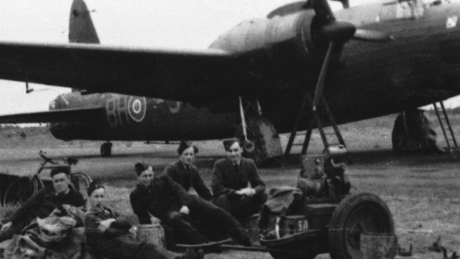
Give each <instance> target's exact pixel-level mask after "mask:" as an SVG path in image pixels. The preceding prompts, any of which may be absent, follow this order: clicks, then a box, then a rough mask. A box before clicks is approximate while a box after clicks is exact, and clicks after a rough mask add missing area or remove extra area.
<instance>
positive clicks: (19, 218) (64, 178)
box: [0, 167, 85, 242]
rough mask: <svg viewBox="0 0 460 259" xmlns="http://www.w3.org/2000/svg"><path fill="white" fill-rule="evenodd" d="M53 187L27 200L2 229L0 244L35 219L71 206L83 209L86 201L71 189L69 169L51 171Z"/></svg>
mask: <svg viewBox="0 0 460 259" xmlns="http://www.w3.org/2000/svg"><path fill="white" fill-rule="evenodd" d="M50 175H51V179H52V181H53V186H50V187H45V188H43V189H42V190H40V191H39V192H38V193H36V194H35V195H34V196H32V197H31V198H30V199H29V200H27V201H26V202H25V203H24V205H23V206H22V207H21V208H19V209H18V210H17V211H16V212H15V213H14V214H13V216H12V217H11V218H10V219H9V221H8V222H7V223H5V224H4V225H3V226H2V228H1V234H0V242H2V241H4V240H8V239H11V238H12V237H13V236H14V235H15V234H19V233H20V232H21V230H22V229H23V228H24V227H25V226H27V225H28V224H29V223H30V222H31V221H32V220H33V219H35V218H37V217H39V218H45V217H48V215H49V214H50V213H51V212H53V210H54V209H55V208H58V207H63V208H65V209H67V208H68V207H69V206H75V207H81V206H84V205H85V201H84V199H83V196H82V195H81V193H79V192H77V191H75V190H74V189H73V188H70V170H69V168H68V167H56V168H53V170H51V173H50Z"/></svg>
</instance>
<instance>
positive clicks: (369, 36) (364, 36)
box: [352, 29, 393, 42]
mask: <svg viewBox="0 0 460 259" xmlns="http://www.w3.org/2000/svg"><path fill="white" fill-rule="evenodd" d="M352 39H355V40H361V41H369V42H389V41H392V40H393V36H392V35H390V34H388V33H384V32H379V31H372V30H364V29H357V30H356V32H355V35H353V37H352Z"/></svg>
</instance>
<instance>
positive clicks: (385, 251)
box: [360, 233, 398, 259]
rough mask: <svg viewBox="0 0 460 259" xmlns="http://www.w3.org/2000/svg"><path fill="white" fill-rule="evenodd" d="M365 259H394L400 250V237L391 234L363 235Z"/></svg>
mask: <svg viewBox="0 0 460 259" xmlns="http://www.w3.org/2000/svg"><path fill="white" fill-rule="evenodd" d="M360 241H361V242H360V243H361V252H362V253H363V259H393V258H395V256H396V253H397V248H398V237H397V236H396V235H395V234H389V233H365V234H361V240H360Z"/></svg>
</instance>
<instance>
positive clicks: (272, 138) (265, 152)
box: [237, 96, 283, 165]
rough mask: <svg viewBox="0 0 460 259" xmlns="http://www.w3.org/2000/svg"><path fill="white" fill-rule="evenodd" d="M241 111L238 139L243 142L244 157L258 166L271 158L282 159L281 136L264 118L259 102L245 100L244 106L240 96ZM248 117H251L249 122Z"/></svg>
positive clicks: (256, 100)
mask: <svg viewBox="0 0 460 259" xmlns="http://www.w3.org/2000/svg"><path fill="white" fill-rule="evenodd" d="M244 106H246V107H244ZM239 109H240V117H241V132H237V137H238V138H239V139H240V140H242V142H243V156H244V157H247V158H251V159H253V160H254V162H256V164H257V165H262V164H263V163H264V162H266V161H268V160H269V159H271V158H275V157H281V156H282V155H283V150H282V148H281V141H280V138H279V135H278V133H277V132H276V129H275V127H274V126H273V124H272V123H271V122H270V120H268V119H266V118H265V117H263V116H262V108H261V106H260V104H259V100H258V99H257V98H255V99H252V100H251V99H245V105H243V99H242V98H241V96H240V97H239ZM246 115H248V117H249V119H248V121H246Z"/></svg>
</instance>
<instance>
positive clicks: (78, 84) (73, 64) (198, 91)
mask: <svg viewBox="0 0 460 259" xmlns="http://www.w3.org/2000/svg"><path fill="white" fill-rule="evenodd" d="M0 57H1V58H0V78H1V79H6V80H14V81H28V82H33V83H39V84H46V85H54V86H62V87H71V88H77V89H84V90H87V91H88V92H89V93H96V92H114V93H121V94H131V95H138V96H146V97H157V98H164V99H173V100H181V101H196V100H199V101H211V100H212V101H215V99H218V98H219V97H221V98H224V97H226V96H227V97H228V94H231V95H238V89H239V88H238V87H240V89H244V88H245V87H244V86H245V85H246V86H247V84H245V85H242V84H241V82H245V81H247V78H248V77H249V75H248V72H247V70H245V68H244V67H245V65H246V64H247V63H249V62H244V61H242V58H241V57H238V56H237V55H235V54H230V53H227V52H224V51H220V50H213V49H207V50H203V51H191V50H188V51H176V50H166V49H148V48H129V47H115V46H104V45H94V44H81V43H79V44H72V43H71V44H48V43H46V44H37V43H21V42H0ZM246 89H247V87H246ZM235 92H236V93H235Z"/></svg>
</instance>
